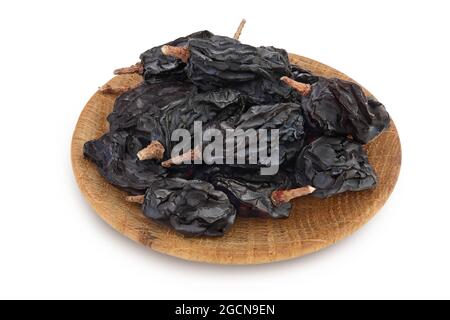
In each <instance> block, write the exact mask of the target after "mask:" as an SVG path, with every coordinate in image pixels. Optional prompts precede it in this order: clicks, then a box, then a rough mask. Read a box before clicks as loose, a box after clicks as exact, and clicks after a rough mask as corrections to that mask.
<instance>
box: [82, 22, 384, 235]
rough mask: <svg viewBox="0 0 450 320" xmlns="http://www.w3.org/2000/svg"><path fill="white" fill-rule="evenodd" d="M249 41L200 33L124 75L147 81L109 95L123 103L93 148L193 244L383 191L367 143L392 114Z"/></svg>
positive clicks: (116, 181)
mask: <svg viewBox="0 0 450 320" xmlns="http://www.w3.org/2000/svg"><path fill="white" fill-rule="evenodd" d="M242 26H243V25H241V27H242ZM241 31H242V30H241V29H239V30H238V32H237V33H236V36H235V38H229V37H225V36H217V35H214V34H212V33H211V32H209V31H201V32H197V33H194V34H191V35H188V36H186V37H182V38H179V39H176V40H174V41H171V42H169V43H167V44H164V45H160V46H157V47H154V48H152V49H150V50H148V51H146V52H144V53H143V54H142V55H141V56H140V59H141V61H140V62H139V63H137V64H135V65H133V66H131V67H128V68H122V69H118V70H116V71H115V73H116V74H118V75H120V74H129V73H137V74H141V75H142V77H143V82H142V83H141V84H140V85H139V86H136V87H111V86H109V85H106V86H103V87H102V88H101V89H100V90H101V92H102V93H103V94H114V93H120V95H119V96H118V98H117V99H116V101H115V105H114V109H113V111H112V113H111V114H110V115H109V116H108V122H109V124H110V130H109V132H108V133H106V134H105V135H104V136H102V137H100V138H98V139H96V140H93V141H89V142H87V143H86V144H85V146H84V154H85V156H86V158H88V159H89V160H91V161H93V163H95V165H96V166H97V167H98V170H99V172H100V173H101V175H102V176H103V177H104V178H105V179H106V180H107V181H108V182H109V183H111V184H112V185H114V186H116V187H118V188H120V189H122V190H124V191H126V192H128V193H129V194H130V196H129V197H128V198H127V200H128V201H130V202H136V203H139V204H141V205H142V211H143V213H144V215H145V216H146V217H148V218H149V219H152V220H155V221H160V222H162V223H165V224H167V225H169V226H171V227H172V228H173V229H175V230H176V231H178V232H180V233H181V234H184V235H188V236H222V235H223V234H224V233H225V232H226V231H227V230H229V229H230V227H231V226H232V225H233V223H234V221H235V218H236V217H258V218H275V219H278V218H287V217H289V213H290V210H291V200H293V199H295V198H298V197H302V196H306V195H309V194H312V195H313V196H316V197H320V198H326V197H330V196H334V195H337V194H340V193H343V192H348V191H361V190H366V189H370V188H374V187H375V186H376V184H377V178H376V174H375V172H374V170H373V168H372V167H371V165H370V163H369V159H368V156H367V153H366V151H365V148H364V146H363V145H364V144H367V143H369V142H370V141H372V140H373V139H375V138H376V137H377V136H379V135H380V134H381V133H382V132H383V131H384V130H385V129H386V128H387V127H388V126H389V124H390V117H389V114H388V113H387V111H386V109H385V107H384V106H383V105H382V104H381V103H380V102H378V101H376V100H375V99H374V98H372V97H367V96H366V95H365V94H364V91H363V90H362V88H361V87H360V86H359V85H357V84H355V83H352V82H348V81H344V80H340V79H328V78H324V77H321V76H318V75H314V74H312V73H311V72H309V71H308V70H305V69H304V68H302V67H301V66H297V65H292V64H291V63H290V62H289V57H288V54H287V52H286V51H285V50H282V49H277V48H274V47H253V46H250V45H245V44H242V43H241V42H240V41H239V40H238V39H237V38H238V37H239V35H240V32H241ZM199 126H200V130H201V132H200V133H201V138H202V139H203V138H206V137H208V139H206V141H205V140H202V139H200V142H199V141H198V139H197V138H198V131H197V129H198V127H199ZM179 129H182V130H183V131H182V132H183V134H178V133H177V134H175V132H181V131H179ZM206 132H208V134H206ZM230 132H232V133H233V135H230V136H229V134H230ZM262 133H267V135H266V136H263V135H262ZM218 137H224V139H223V140H221V141H220V140H218ZM182 138H183V139H185V140H186V141H183V143H184V144H183V145H184V146H185V148H180V143H179V142H180V139H182ZM274 142H276V143H274ZM212 146H213V147H212ZM207 151H209V153H208V154H209V157H208V158H205V155H206V153H207ZM263 155H264V156H263ZM274 167H275V168H276V170H269V169H272V168H274Z"/></svg>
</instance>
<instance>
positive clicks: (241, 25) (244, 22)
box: [234, 19, 247, 40]
mask: <svg viewBox="0 0 450 320" xmlns="http://www.w3.org/2000/svg"><path fill="white" fill-rule="evenodd" d="M246 23H247V21H246V20H245V19H242V21H241V23H240V24H239V27H238V29H237V30H236V33H235V34H234V39H236V40H239V38H240V37H241V33H242V29H244V26H245V24H246Z"/></svg>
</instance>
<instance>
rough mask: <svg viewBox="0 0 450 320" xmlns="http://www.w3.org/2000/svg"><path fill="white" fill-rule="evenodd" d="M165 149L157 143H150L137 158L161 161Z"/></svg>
mask: <svg viewBox="0 0 450 320" xmlns="http://www.w3.org/2000/svg"><path fill="white" fill-rule="evenodd" d="M164 152H166V149H165V148H164V146H163V145H162V144H161V142H159V141H152V142H151V143H150V144H149V145H148V146H147V147H146V148H144V149H142V150H141V151H139V152H138V154H137V157H138V159H139V160H141V161H144V160H152V159H155V160H162V158H163V157H164Z"/></svg>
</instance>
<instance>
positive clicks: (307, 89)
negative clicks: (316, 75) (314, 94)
mask: <svg viewBox="0 0 450 320" xmlns="http://www.w3.org/2000/svg"><path fill="white" fill-rule="evenodd" d="M280 80H281V81H283V82H284V83H286V84H287V85H288V86H289V87H291V88H293V89H295V90H297V91H298V92H299V93H300V94H301V95H302V96H304V97H307V96H309V94H310V93H311V85H309V84H306V83H301V82H298V81H295V80H293V79H291V78H289V77H282V78H281V79H280Z"/></svg>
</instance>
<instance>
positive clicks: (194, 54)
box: [178, 36, 295, 103]
mask: <svg viewBox="0 0 450 320" xmlns="http://www.w3.org/2000/svg"><path fill="white" fill-rule="evenodd" d="M186 49H187V50H188V52H189V56H188V57H189V58H188V61H187V64H186V68H185V72H186V74H187V77H188V79H189V80H190V81H191V82H193V83H194V84H195V85H196V86H198V87H199V88H200V89H201V90H205V91H207V90H211V89H214V88H233V89H236V90H240V91H241V92H243V93H244V94H246V95H247V96H248V98H249V100H250V101H251V102H253V103H269V102H270V103H277V102H283V101H288V100H290V98H291V97H292V95H295V93H294V92H293V91H292V90H291V89H290V88H288V87H286V86H284V85H283V84H282V83H281V82H280V80H279V79H280V78H281V77H282V76H293V74H292V72H291V66H290V64H289V57H288V54H287V52H286V51H285V50H282V49H277V48H274V47H258V48H256V47H253V46H250V45H245V44H242V43H240V42H239V41H237V40H235V39H232V38H228V37H223V36H212V37H210V38H203V39H200V38H191V39H190V40H189V41H188V43H187V47H186ZM178 60H179V61H182V60H180V59H178Z"/></svg>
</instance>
